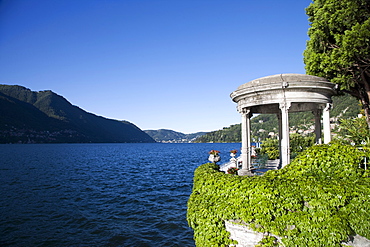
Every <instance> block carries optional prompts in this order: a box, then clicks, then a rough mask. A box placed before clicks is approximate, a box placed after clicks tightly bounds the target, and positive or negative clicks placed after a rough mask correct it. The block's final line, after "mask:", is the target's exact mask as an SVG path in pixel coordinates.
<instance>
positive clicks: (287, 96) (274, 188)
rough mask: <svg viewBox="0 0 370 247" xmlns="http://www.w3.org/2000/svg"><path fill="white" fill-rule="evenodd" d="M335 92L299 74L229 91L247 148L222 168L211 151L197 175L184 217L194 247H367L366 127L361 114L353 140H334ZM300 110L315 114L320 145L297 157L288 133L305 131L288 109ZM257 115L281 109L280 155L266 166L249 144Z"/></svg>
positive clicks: (352, 123) (353, 124) (369, 174)
mask: <svg viewBox="0 0 370 247" xmlns="http://www.w3.org/2000/svg"><path fill="white" fill-rule="evenodd" d="M335 94H336V85H335V84H333V83H331V82H329V81H328V80H326V79H325V78H321V77H316V76H310V75H301V74H279V75H273V76H268V77H263V78H259V79H256V80H253V81H251V82H248V83H245V84H243V85H241V86H239V87H238V88H237V90H236V91H234V92H233V93H231V98H232V100H233V101H234V102H235V103H237V105H238V106H237V109H238V112H239V113H240V114H241V118H242V123H241V137H242V147H241V150H240V152H239V150H230V160H229V161H228V162H226V163H224V164H221V165H217V163H218V162H220V161H221V157H220V154H219V151H217V150H211V151H210V152H209V157H208V159H209V161H210V163H206V164H203V165H201V166H199V167H198V168H197V169H196V170H195V172H194V179H193V180H194V184H193V190H192V194H191V195H190V198H189V200H188V209H187V220H188V224H189V226H190V227H191V228H192V229H193V230H194V239H195V242H196V245H197V246H236V247H246V246H354V247H363V246H370V231H369V227H370V200H369V199H370V171H369V169H367V161H368V160H369V158H370V148H369V147H368V146H367V145H365V144H364V143H362V142H361V138H363V137H360V138H357V135H356V134H357V132H361V128H364V129H366V130H367V131H368V129H367V128H368V127H367V124H366V121H365V119H364V117H363V118H356V119H352V120H348V121H349V122H348V123H347V124H348V126H349V128H348V129H347V130H348V132H346V133H345V136H346V138H347V137H348V136H349V134H351V133H352V134H353V135H352V139H353V140H352V142H353V144H354V145H351V143H346V140H345V139H338V138H337V139H335V140H332V134H331V129H332V127H333V126H332V125H331V123H330V115H329V112H330V110H331V109H332V100H331V97H332V96H333V95H335ZM303 111H308V112H312V114H313V118H314V127H313V128H310V130H309V131H312V132H313V133H314V137H313V144H316V145H313V146H310V147H308V148H307V149H306V150H304V151H303V152H301V153H300V154H299V155H298V156H296V157H295V158H294V157H292V154H291V150H290V149H291V148H292V149H293V148H295V147H294V143H293V141H294V140H293V139H292V140H291V138H292V137H291V136H290V134H292V132H298V133H300V132H302V131H300V130H291V129H290V128H289V114H290V113H291V112H303ZM259 113H263V114H276V115H277V117H278V125H279V131H278V136H279V138H278V139H276V142H277V143H276V144H277V146H278V148H277V149H276V151H274V152H275V154H274V157H275V158H274V159H268V160H265V164H264V166H261V164H262V163H263V162H262V161H261V157H259V156H260V155H259V152H260V151H257V150H258V149H257V148H256V146H257V145H253V143H252V142H251V126H250V123H251V118H252V116H253V114H259ZM343 123H345V121H343V122H342V124H343ZM351 131H353V132H351ZM271 134H273V133H271ZM293 137H294V135H293ZM356 138H357V139H356ZM264 144H265V143H264ZM290 144H292V147H291V145H290ZM258 145H259V144H258ZM291 159H292V160H291Z"/></svg>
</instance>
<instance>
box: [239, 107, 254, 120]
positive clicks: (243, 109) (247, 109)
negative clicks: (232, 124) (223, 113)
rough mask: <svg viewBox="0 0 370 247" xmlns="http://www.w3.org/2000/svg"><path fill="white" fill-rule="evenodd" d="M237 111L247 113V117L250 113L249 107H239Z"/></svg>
mask: <svg viewBox="0 0 370 247" xmlns="http://www.w3.org/2000/svg"><path fill="white" fill-rule="evenodd" d="M239 113H240V114H242V115H247V116H248V117H249V118H250V117H251V115H252V113H251V109H250V108H241V109H239Z"/></svg>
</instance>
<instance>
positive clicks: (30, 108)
mask: <svg viewBox="0 0 370 247" xmlns="http://www.w3.org/2000/svg"><path fill="white" fill-rule="evenodd" d="M79 142H82V143H86V142H93V143H94V142H96V143H103V142H107V143H112V142H113V143H114V142H117V143H126V142H128V143H134V142H155V141H154V140H153V138H151V137H150V136H149V135H148V134H146V133H145V132H144V131H142V130H140V129H139V128H138V127H137V126H135V125H134V124H132V123H130V122H128V121H118V120H113V119H108V118H104V117H101V116H97V115H94V114H92V113H88V112H86V111H84V110H82V109H81V108H79V107H77V106H74V105H72V104H71V103H70V102H68V101H67V100H66V99H65V98H63V97H62V96H60V95H57V94H55V93H54V92H52V91H50V90H48V91H40V92H34V91H31V90H30V89H27V88H25V87H22V86H10V85H0V143H79Z"/></svg>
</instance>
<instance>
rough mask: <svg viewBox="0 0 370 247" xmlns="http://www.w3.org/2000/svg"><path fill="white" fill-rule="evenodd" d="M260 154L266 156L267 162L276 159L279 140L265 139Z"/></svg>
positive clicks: (278, 154)
mask: <svg viewBox="0 0 370 247" xmlns="http://www.w3.org/2000/svg"><path fill="white" fill-rule="evenodd" d="M259 153H260V154H262V155H264V154H267V156H268V159H269V160H275V159H278V158H279V156H280V153H279V140H278V139H273V138H267V139H266V140H264V142H263V143H262V145H261V150H260V151H259Z"/></svg>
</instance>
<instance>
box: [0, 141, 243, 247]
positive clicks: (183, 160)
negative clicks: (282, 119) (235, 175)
mask: <svg viewBox="0 0 370 247" xmlns="http://www.w3.org/2000/svg"><path fill="white" fill-rule="evenodd" d="M211 149H216V150H220V151H221V156H222V158H223V160H222V161H221V162H220V163H223V162H226V160H227V159H229V158H230V157H229V156H228V155H229V154H228V152H229V151H230V150H232V149H238V150H239V149H240V144H238V143H236V144H208V143H207V144H160V143H152V144H32V145H0V192H1V196H0V246H17V247H18V246H156V247H159V246H194V241H193V232H192V230H191V228H189V227H188V225H187V221H186V203H187V200H188V198H189V195H190V193H191V189H192V179H193V172H194V169H195V168H196V167H198V166H199V165H201V164H203V163H206V162H207V158H208V151H209V150H211Z"/></svg>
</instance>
